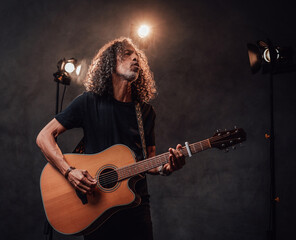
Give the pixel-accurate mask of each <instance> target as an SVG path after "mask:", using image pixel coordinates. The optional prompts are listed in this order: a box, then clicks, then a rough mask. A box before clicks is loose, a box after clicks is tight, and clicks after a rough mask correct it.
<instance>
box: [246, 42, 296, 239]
mask: <svg viewBox="0 0 296 240" xmlns="http://www.w3.org/2000/svg"><path fill="white" fill-rule="evenodd" d="M247 47H248V54H249V60H250V66H251V71H252V73H253V74H255V73H256V72H258V71H259V70H260V68H261V67H262V73H263V74H264V73H269V85H270V86H269V87H270V90H269V98H270V132H269V134H267V133H266V134H265V138H266V139H269V141H270V151H269V155H270V211H269V228H268V231H267V239H268V240H275V239H276V203H278V202H279V201H280V198H279V197H278V196H277V195H276V189H275V153H274V152H275V151H274V106H273V102H274V87H273V75H274V74H277V73H284V72H294V71H296V65H295V64H294V63H293V49H292V48H291V47H286V48H282V47H274V46H273V44H272V42H271V41H270V40H267V42H263V41H258V42H257V46H256V45H254V44H247Z"/></svg>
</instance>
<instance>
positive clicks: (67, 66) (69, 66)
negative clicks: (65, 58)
mask: <svg viewBox="0 0 296 240" xmlns="http://www.w3.org/2000/svg"><path fill="white" fill-rule="evenodd" d="M74 70H75V66H74V64H73V63H71V62H68V63H66V64H65V71H66V72H67V73H72V72H73V71H74Z"/></svg>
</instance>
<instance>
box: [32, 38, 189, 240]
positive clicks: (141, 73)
mask: <svg viewBox="0 0 296 240" xmlns="http://www.w3.org/2000/svg"><path fill="white" fill-rule="evenodd" d="M85 86H86V90H87V91H86V92H84V93H83V94H82V95H80V96H78V97H77V98H76V99H75V100H74V101H73V102H72V103H71V104H70V105H69V106H68V107H67V108H66V109H65V110H64V111H63V112H62V113H60V114H58V115H57V116H56V117H55V118H54V119H53V120H52V121H50V122H49V123H48V124H47V125H46V126H45V127H44V128H43V129H42V130H41V132H40V133H39V135H38V137H37V141H36V142H37V144H38V146H39V147H40V149H41V150H42V152H43V153H44V155H45V157H46V158H47V160H48V161H49V162H50V163H51V164H52V165H53V166H55V167H56V168H57V169H58V170H59V171H60V172H61V174H62V175H64V176H65V177H66V178H67V180H68V181H69V182H70V183H71V184H72V185H73V187H74V188H75V189H77V190H80V191H81V192H83V193H87V194H91V192H92V189H93V188H94V187H95V186H96V184H97V182H96V180H95V179H94V178H93V176H90V174H89V173H88V172H87V170H85V169H75V168H72V167H71V166H70V165H69V164H68V163H67V162H66V160H65V159H64V157H63V155H62V152H61V150H60V148H59V147H58V145H57V144H56V142H55V137H57V136H58V135H60V134H61V133H63V132H64V131H66V130H68V129H71V128H76V127H81V128H83V131H84V142H85V146H84V147H85V153H88V154H91V153H98V152H100V151H103V150H104V149H106V148H108V147H110V146H112V145H114V144H118V143H120V144H125V145H127V146H128V147H129V148H131V149H132V150H133V151H134V153H135V155H136V159H137V160H138V161H140V160H142V159H143V158H144V157H143V155H144V154H143V148H142V142H141V136H140V133H139V128H138V122H137V117H136V110H135V102H139V103H140V105H141V112H142V121H143V125H144V138H145V142H146V146H147V155H148V157H152V156H155V139H154V138H155V137H154V120H155V113H154V110H153V108H152V106H151V105H149V104H148V102H149V101H150V100H151V99H152V98H153V97H154V96H155V94H156V90H155V83H154V80H153V77H152V73H151V72H150V69H149V66H148V62H147V59H146V57H145V55H144V53H143V52H142V51H140V50H138V49H137V48H136V46H135V45H134V44H133V43H132V42H131V40H130V39H127V38H120V39H116V40H114V41H111V42H109V43H108V44H106V45H105V46H104V47H102V48H101V49H100V51H99V52H98V54H97V55H96V56H95V57H94V59H93V61H92V63H91V66H90V67H89V70H88V74H87V77H86V80H85ZM181 147H182V146H181V145H180V144H178V145H177V147H176V149H173V148H170V149H169V152H170V157H169V163H167V164H165V165H164V166H161V167H159V168H155V169H152V170H150V171H149V172H148V173H150V174H154V175H156V174H161V175H169V174H170V173H172V172H173V171H175V170H178V169H180V168H181V167H182V166H183V165H184V164H185V157H184V156H183V155H182V153H181V151H180V150H179V149H180V148H181ZM136 191H137V193H139V195H140V196H141V198H142V201H141V204H140V206H138V207H136V208H131V209H127V210H123V211H120V212H119V213H116V214H114V215H113V216H112V217H111V218H110V219H109V220H107V221H106V222H105V223H104V224H103V225H102V226H101V227H100V228H99V229H98V230H96V231H94V232H93V233H91V234H89V235H87V236H85V239H88V240H90V239H117V238H119V237H120V238H121V239H153V235H152V224H151V217H150V209H149V195H148V191H147V182H146V178H144V179H143V180H140V181H139V182H138V183H137V185H136Z"/></svg>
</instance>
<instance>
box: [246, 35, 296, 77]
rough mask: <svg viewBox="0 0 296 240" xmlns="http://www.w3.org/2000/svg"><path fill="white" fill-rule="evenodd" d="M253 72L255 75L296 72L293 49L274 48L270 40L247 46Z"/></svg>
mask: <svg viewBox="0 0 296 240" xmlns="http://www.w3.org/2000/svg"><path fill="white" fill-rule="evenodd" d="M247 47H248V54H249V61H250V66H251V71H252V73H253V74H255V73H257V72H259V71H260V69H262V73H263V74H265V73H272V74H276V73H284V72H293V71H296V65H295V64H294V60H293V56H294V52H293V49H292V47H280V46H274V45H273V44H272V43H271V41H270V40H267V41H266V42H265V41H262V40H260V41H257V43H256V44H251V43H248V44H247Z"/></svg>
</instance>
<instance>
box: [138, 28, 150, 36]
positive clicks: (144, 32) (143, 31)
mask: <svg viewBox="0 0 296 240" xmlns="http://www.w3.org/2000/svg"><path fill="white" fill-rule="evenodd" d="M149 32H150V27H149V26H147V25H142V26H140V27H139V29H138V35H139V37H140V38H145V37H147V36H148V34H149Z"/></svg>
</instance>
